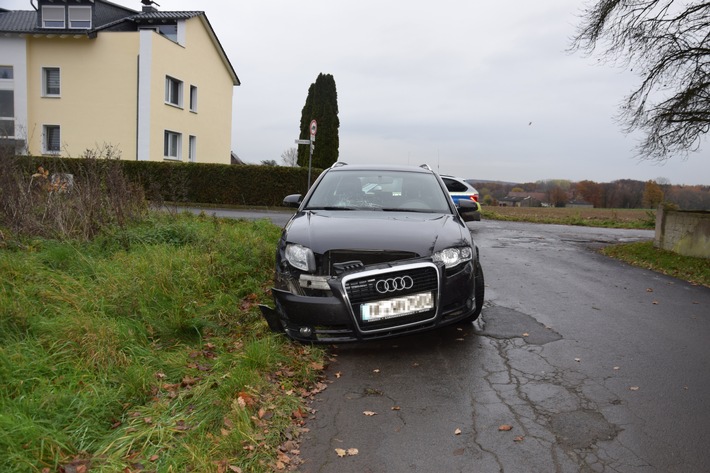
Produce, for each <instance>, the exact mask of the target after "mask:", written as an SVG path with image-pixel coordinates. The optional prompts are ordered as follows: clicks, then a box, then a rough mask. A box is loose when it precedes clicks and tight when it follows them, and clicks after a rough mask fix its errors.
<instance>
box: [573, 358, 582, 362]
mask: <svg viewBox="0 0 710 473" xmlns="http://www.w3.org/2000/svg"><path fill="white" fill-rule="evenodd" d="M574 361H576V362H577V363H579V362H581V361H582V359H581V358H575V359H574Z"/></svg>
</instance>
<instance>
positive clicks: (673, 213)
mask: <svg viewBox="0 0 710 473" xmlns="http://www.w3.org/2000/svg"><path fill="white" fill-rule="evenodd" d="M654 246H656V248H662V249H664V250H669V251H673V252H675V253H678V254H681V255H685V256H698V257H701V258H710V211H690V210H669V209H666V208H664V207H663V205H661V206H660V207H659V208H658V212H656V238H655V241H654Z"/></svg>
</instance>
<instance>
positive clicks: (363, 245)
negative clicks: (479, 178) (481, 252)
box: [284, 210, 472, 256]
mask: <svg viewBox="0 0 710 473" xmlns="http://www.w3.org/2000/svg"><path fill="white" fill-rule="evenodd" d="M284 238H285V240H286V241H287V242H289V243H298V244H300V245H303V246H306V247H309V248H310V249H311V250H313V252H315V253H319V254H323V253H325V252H327V251H330V250H335V249H340V250H344V249H347V250H369V251H408V252H412V253H416V254H418V255H420V256H429V255H431V254H432V253H433V252H435V251H439V250H442V249H444V248H448V247H451V246H462V245H471V244H472V243H471V237H470V233H469V230H468V227H466V225H464V223H463V222H462V221H461V220H460V219H459V218H458V217H456V216H454V215H451V214H432V213H417V212H396V213H395V212H381V211H372V212H371V211H348V210H339V211H320V210H319V211H307V212H302V213H297V214H296V215H295V216H294V217H293V218H292V219H291V220H290V221H289V222H288V224H287V225H286V227H285V228H284Z"/></svg>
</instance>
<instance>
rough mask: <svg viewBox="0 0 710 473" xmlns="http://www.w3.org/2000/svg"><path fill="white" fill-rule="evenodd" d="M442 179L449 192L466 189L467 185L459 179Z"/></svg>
mask: <svg viewBox="0 0 710 473" xmlns="http://www.w3.org/2000/svg"><path fill="white" fill-rule="evenodd" d="M443 179H444V184H446V189H448V191H449V192H466V191H467V190H468V187H466V186H465V185H464V184H463V183H461V182H459V181H455V180H453V179H446V178H443Z"/></svg>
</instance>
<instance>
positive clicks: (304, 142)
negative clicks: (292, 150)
mask: <svg viewBox="0 0 710 473" xmlns="http://www.w3.org/2000/svg"><path fill="white" fill-rule="evenodd" d="M294 143H296V144H297V145H309V144H311V140H296V141H295V142H294Z"/></svg>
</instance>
